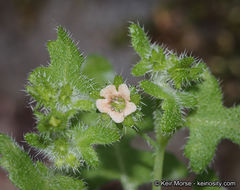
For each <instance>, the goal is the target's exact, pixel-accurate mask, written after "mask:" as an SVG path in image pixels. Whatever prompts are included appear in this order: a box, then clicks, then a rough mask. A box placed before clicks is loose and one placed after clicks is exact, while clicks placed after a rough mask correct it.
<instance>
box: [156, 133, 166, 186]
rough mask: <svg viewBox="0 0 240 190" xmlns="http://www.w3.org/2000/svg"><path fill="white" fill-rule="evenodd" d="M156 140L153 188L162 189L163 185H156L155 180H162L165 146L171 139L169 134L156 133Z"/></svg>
mask: <svg viewBox="0 0 240 190" xmlns="http://www.w3.org/2000/svg"><path fill="white" fill-rule="evenodd" d="M156 140H157V144H158V146H157V147H156V148H155V162H154V168H153V186H152V189H153V190H161V186H160V184H159V186H156V185H154V181H156V180H158V181H159V182H161V180H162V173H163V162H164V154H165V148H166V145H167V143H168V140H169V136H163V135H161V133H158V134H156Z"/></svg>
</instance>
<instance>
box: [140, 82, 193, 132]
mask: <svg viewBox="0 0 240 190" xmlns="http://www.w3.org/2000/svg"><path fill="white" fill-rule="evenodd" d="M140 87H141V88H142V89H143V90H144V91H145V92H146V93H148V94H150V95H152V96H154V97H156V98H159V99H162V100H163V102H162V104H161V109H162V111H161V110H158V109H157V110H156V111H155V112H154V118H155V120H157V121H156V122H155V123H156V124H155V127H157V128H159V129H160V130H161V132H162V133H172V132H173V131H174V130H175V129H176V128H178V127H181V126H183V116H182V110H183V108H184V107H189V108H192V107H194V106H195V103H196V101H195V99H194V96H192V95H190V94H189V93H187V92H184V93H180V92H179V93H176V92H175V90H173V89H171V88H167V87H161V86H159V85H157V84H154V83H152V82H150V81H147V80H145V81H141V82H140Z"/></svg>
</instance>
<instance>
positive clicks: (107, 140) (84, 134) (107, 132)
mask: <svg viewBox="0 0 240 190" xmlns="http://www.w3.org/2000/svg"><path fill="white" fill-rule="evenodd" d="M69 135H71V139H72V143H73V147H75V148H76V149H77V152H79V153H80V154H81V156H82V157H83V159H84V160H85V161H86V163H87V164H88V165H89V166H91V167H97V166H98V158H97V154H96V152H95V151H94V149H93V147H92V145H96V144H111V143H113V142H116V141H118V140H119V139H120V135H119V132H118V130H117V128H116V127H114V126H103V125H98V126H94V127H87V126H84V125H82V124H79V125H78V126H76V127H75V128H74V129H73V130H71V131H70V132H69Z"/></svg>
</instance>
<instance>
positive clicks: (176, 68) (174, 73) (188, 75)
mask: <svg viewBox="0 0 240 190" xmlns="http://www.w3.org/2000/svg"><path fill="white" fill-rule="evenodd" d="M172 63H173V66H172V67H170V68H169V69H168V73H169V74H170V77H171V79H172V80H173V81H174V84H175V87H176V88H177V89H179V88H181V87H182V86H190V84H191V82H193V81H198V80H199V79H200V74H201V73H202V72H203V68H202V63H201V64H197V63H196V61H195V59H194V58H193V57H183V58H181V59H180V60H178V61H174V62H172Z"/></svg>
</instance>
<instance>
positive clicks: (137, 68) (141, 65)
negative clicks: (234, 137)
mask: <svg viewBox="0 0 240 190" xmlns="http://www.w3.org/2000/svg"><path fill="white" fill-rule="evenodd" d="M151 69H152V65H151V64H149V61H148V60H144V59H143V60H141V61H139V62H138V63H137V64H136V65H134V66H133V68H132V74H133V75H134V76H136V77H139V76H142V75H144V74H145V73H146V72H148V71H150V70H151Z"/></svg>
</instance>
